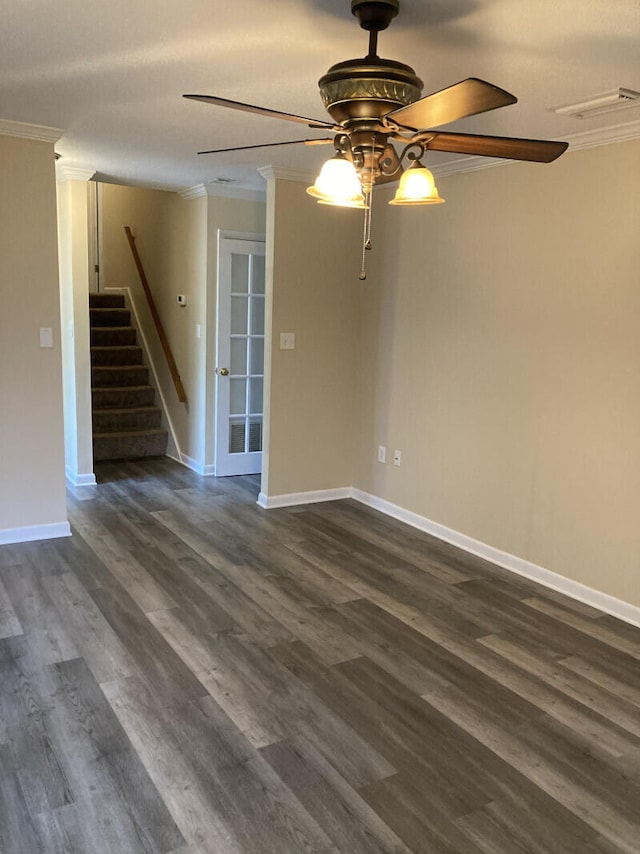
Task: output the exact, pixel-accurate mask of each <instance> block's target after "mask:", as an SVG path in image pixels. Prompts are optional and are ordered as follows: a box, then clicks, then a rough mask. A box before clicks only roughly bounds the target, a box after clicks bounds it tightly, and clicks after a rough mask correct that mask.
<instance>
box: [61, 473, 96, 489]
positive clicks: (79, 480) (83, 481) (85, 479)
mask: <svg viewBox="0 0 640 854" xmlns="http://www.w3.org/2000/svg"><path fill="white" fill-rule="evenodd" d="M66 478H67V483H68V484H69V486H72V487H77V486H95V485H96V476H95V474H94V473H93V472H92V471H90V472H84V473H83V474H80V473H78V472H71V471H69V469H67V471H66Z"/></svg>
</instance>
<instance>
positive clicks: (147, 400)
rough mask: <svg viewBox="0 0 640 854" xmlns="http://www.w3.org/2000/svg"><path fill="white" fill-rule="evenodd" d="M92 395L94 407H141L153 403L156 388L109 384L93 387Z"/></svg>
mask: <svg viewBox="0 0 640 854" xmlns="http://www.w3.org/2000/svg"><path fill="white" fill-rule="evenodd" d="M91 396H92V399H93V406H94V409H125V408H127V407H130V406H131V407H135V408H139V407H142V406H151V405H152V404H153V401H154V399H155V389H154V388H153V387H152V386H150V385H137V386H136V385H133V386H108V387H103V388H92V389H91Z"/></svg>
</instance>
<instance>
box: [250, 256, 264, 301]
mask: <svg viewBox="0 0 640 854" xmlns="http://www.w3.org/2000/svg"><path fill="white" fill-rule="evenodd" d="M251 292H252V293H254V294H263V293H264V255H254V256H253V281H252V282H251Z"/></svg>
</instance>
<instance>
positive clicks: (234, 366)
mask: <svg viewBox="0 0 640 854" xmlns="http://www.w3.org/2000/svg"><path fill="white" fill-rule="evenodd" d="M229 371H230V373H232V374H246V373H247V339H246V338H232V339H231V359H230V363H229Z"/></svg>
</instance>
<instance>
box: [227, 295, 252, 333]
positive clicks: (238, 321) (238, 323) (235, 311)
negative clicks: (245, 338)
mask: <svg viewBox="0 0 640 854" xmlns="http://www.w3.org/2000/svg"><path fill="white" fill-rule="evenodd" d="M248 307H249V306H248V298H247V297H231V334H232V335H246V334H247V310H248Z"/></svg>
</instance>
